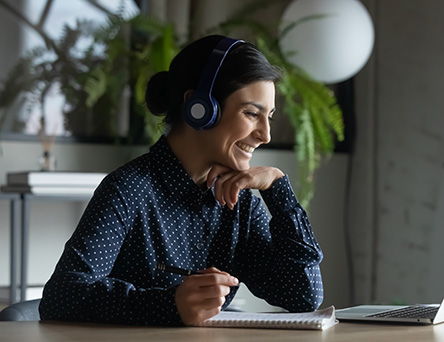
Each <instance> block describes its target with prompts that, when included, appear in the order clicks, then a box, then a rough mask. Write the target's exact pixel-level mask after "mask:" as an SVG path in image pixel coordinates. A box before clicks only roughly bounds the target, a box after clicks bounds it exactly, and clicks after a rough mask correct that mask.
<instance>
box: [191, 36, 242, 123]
mask: <svg viewBox="0 0 444 342" xmlns="http://www.w3.org/2000/svg"><path fill="white" fill-rule="evenodd" d="M240 42H243V40H237V39H232V38H224V39H222V40H221V41H220V42H219V43H217V45H216V47H215V48H214V49H213V51H212V52H211V54H210V57H209V58H208V61H207V63H206V64H205V67H204V69H203V72H202V76H201V78H200V80H199V83H198V84H197V88H196V89H195V90H194V91H193V94H192V95H191V97H190V99H189V100H188V101H186V102H185V104H184V106H185V109H184V112H185V113H184V115H185V121H186V122H187V123H188V124H189V125H190V126H191V127H193V128H194V129H196V130H202V129H209V128H211V127H213V126H214V125H215V124H216V123H217V122H218V120H219V117H220V106H219V104H218V103H217V101H216V99H215V98H214V97H213V96H212V95H211V92H212V90H213V85H214V81H215V80H216V77H217V74H218V72H219V69H220V67H221V65H222V63H223V61H224V59H225V57H226V56H227V54H228V52H229V51H230V49H231V48H232V47H233V46H234V45H236V44H237V43H240Z"/></svg>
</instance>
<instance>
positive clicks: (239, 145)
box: [236, 142, 254, 153]
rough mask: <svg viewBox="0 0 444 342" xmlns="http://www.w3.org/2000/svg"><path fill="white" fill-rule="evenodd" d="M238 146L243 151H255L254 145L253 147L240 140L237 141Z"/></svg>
mask: <svg viewBox="0 0 444 342" xmlns="http://www.w3.org/2000/svg"><path fill="white" fill-rule="evenodd" d="M236 146H237V147H239V148H240V149H241V150H242V151H245V152H248V153H253V152H254V147H251V146H249V145H247V144H244V143H241V142H238V143H236Z"/></svg>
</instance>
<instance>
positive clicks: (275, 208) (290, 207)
mask: <svg viewBox="0 0 444 342" xmlns="http://www.w3.org/2000/svg"><path fill="white" fill-rule="evenodd" d="M260 193H261V196H262V198H263V199H264V201H265V203H266V204H267V207H268V210H269V211H270V214H271V215H273V216H275V215H277V214H282V213H289V212H290V211H294V210H295V209H296V208H297V207H300V204H299V201H298V199H297V197H296V195H295V193H294V191H293V188H292V187H291V184H290V180H289V179H288V175H285V176H284V177H281V178H279V179H278V180H276V181H275V182H274V183H273V185H272V186H271V187H270V188H268V189H267V190H264V191H261V192H260Z"/></svg>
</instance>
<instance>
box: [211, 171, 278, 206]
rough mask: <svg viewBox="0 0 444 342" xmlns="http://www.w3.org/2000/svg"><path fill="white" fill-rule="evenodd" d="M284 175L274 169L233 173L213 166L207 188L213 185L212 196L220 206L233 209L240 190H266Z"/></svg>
mask: <svg viewBox="0 0 444 342" xmlns="http://www.w3.org/2000/svg"><path fill="white" fill-rule="evenodd" d="M283 176H284V173H283V172H282V171H281V170H279V169H277V168H275V167H265V166H262V167H251V168H249V169H248V170H245V171H233V170H231V169H229V168H227V167H225V166H222V165H215V166H213V167H212V169H211V170H210V172H209V173H208V178H207V186H208V187H211V185H212V184H213V183H214V194H215V197H216V200H217V201H218V202H219V203H220V205H222V206H224V205H227V206H228V207H229V208H230V209H233V208H234V206H235V204H236V203H237V198H238V196H239V191H240V190H242V189H257V190H267V189H268V188H269V187H271V185H272V184H273V183H274V182H275V181H276V180H277V179H279V178H281V177H283Z"/></svg>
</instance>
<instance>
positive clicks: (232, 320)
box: [199, 306, 337, 330]
mask: <svg viewBox="0 0 444 342" xmlns="http://www.w3.org/2000/svg"><path fill="white" fill-rule="evenodd" d="M336 323H337V320H336V318H335V309H334V307H333V306H330V307H328V308H326V309H322V310H317V311H314V312H303V313H262V312H231V311H222V312H220V313H219V314H217V315H216V316H214V317H212V318H210V319H207V320H206V321H204V322H203V323H201V324H199V326H206V327H248V328H278V329H317V330H325V329H327V328H329V327H331V326H333V325H335V324H336Z"/></svg>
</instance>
